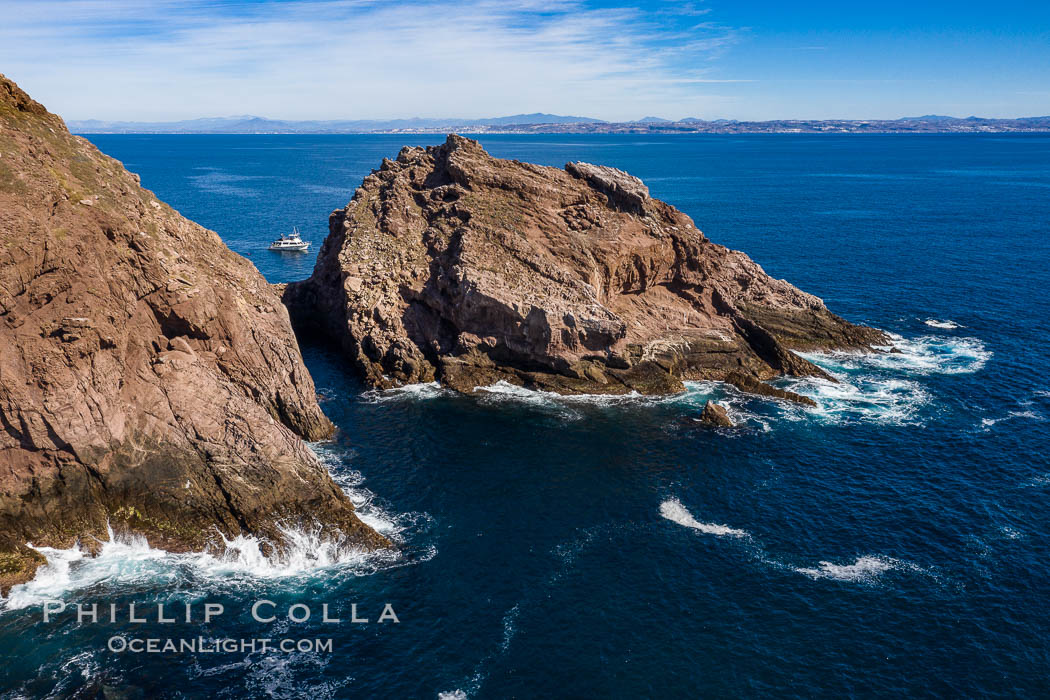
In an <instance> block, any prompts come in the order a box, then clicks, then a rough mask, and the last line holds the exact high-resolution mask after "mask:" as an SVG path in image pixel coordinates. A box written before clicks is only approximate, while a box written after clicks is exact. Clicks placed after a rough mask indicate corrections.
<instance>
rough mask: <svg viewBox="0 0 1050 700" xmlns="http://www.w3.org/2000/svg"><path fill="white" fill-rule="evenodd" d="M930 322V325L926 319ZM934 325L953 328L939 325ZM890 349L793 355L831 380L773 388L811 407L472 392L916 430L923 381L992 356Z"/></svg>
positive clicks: (930, 340) (521, 399)
mask: <svg viewBox="0 0 1050 700" xmlns="http://www.w3.org/2000/svg"><path fill="white" fill-rule="evenodd" d="M931 321H932V319H931ZM936 323H944V324H947V323H952V324H953V325H954V326H955V327H961V326H958V324H954V322H949V321H943V322H941V321H937V322H936ZM888 336H889V339H890V344H889V345H887V346H885V347H881V348H877V350H878V352H861V351H836V352H821V353H815V352H809V353H799V354H800V355H801V356H802V357H804V358H806V359H808V360H809V361H811V362H813V363H814V364H816V365H818V366H820V367H821V368H823V369H824V370H825V371H827V372H828V374H830V375H831V376H832V377H834V379H835V380H837V381H829V380H827V379H825V378H820V377H784V378H781V379H779V380H777V381H776V382H774V384H775V385H777V386H779V387H781V388H784V389H788V390H790V391H793V392H795V393H798V394H802V395H803V396H807V397H809V398H811V399H813V401H814V402H816V404H817V405H816V406H815V407H805V406H799V405H796V404H793V403H791V402H787V401H780V400H776V399H772V400H771V399H768V398H762V397H756V396H752V395H750V394H744V393H742V392H740V391H737V390H736V389H735V388H734V387H732V386H729V385H726V384H723V383H721V382H714V381H688V382H685V387H686V391H685V392H683V393H681V394H677V395H673V396H644V395H641V394H639V393H637V392H630V393H627V394H619V395H610V394H569V395H563V394H558V393H555V392H550V391H540V390H534V389H528V388H525V387H522V386H517V385H515V384H511V383H509V382H506V381H499V382H496V383H495V384H492V385H489V386H479V387H476V388H475V396H476V398H477V400H478V401H479V402H480V403H481V404H487V405H505V404H516V405H526V406H531V407H534V408H536V409H537V410H539V411H541V412H544V413H548V414H550V415H553V416H555V417H557V418H559V419H561V420H566V421H576V420H581V419H583V417H584V412H583V410H584V409H585V408H586V407H599V408H616V407H637V406H654V405H678V406H682V407H688V408H690V409H694V408H695V409H696V410H699V409H701V408H702V407H703V405H704V403H706V402H707V401H708V400H711V401H716V402H718V403H719V404H721V405H723V406H724V407H725V408H726V410H727V412H728V414H729V417H730V419H731V420H732V421H733V423H735V424H736V425H740V426H744V427H749V428H752V429H758V430H762V431H765V432H768V431H770V430H772V429H773V425H774V424H775V423H776V422H777V421H779V420H788V421H802V420H813V419H815V420H817V421H819V422H824V423H840V422H848V421H863V422H871V423H880V424H887V425H916V424H920V423H921V422H922V410H923V408H924V407H926V406H927V405H929V404H930V403H931V402H932V401H933V396H932V395H931V393H930V392H929V390H928V389H927V388H926V387H925V386H924V385H923V383H922V381H921V380H922V378H923V377H925V376H929V375H953V374H968V373H974V372H977V371H980V370H981V369H982V368H983V367H984V366H985V365H986V364H987V362H988V361H989V360H990V359H991V357H992V352H991V351H990V350H988V349H986V348H985V346H984V343H982V342H981V341H980V340H979V339H977V338H972V337H965V338H958V337H949V336H935V335H924V336H920V337H915V338H905V337H903V336H900V335H896V334H893V333H889V334H888ZM451 393H452V392H450V391H449V390H447V389H443V388H441V387H440V385H438V384H437V383H436V382H433V383H430V384H414V385H410V386H405V387H400V388H397V389H388V390H386V391H377V390H373V391H369V392H365V394H364V395H363V396H364V398H365V400H367V401H373V402H385V401H394V400H400V399H431V398H436V397H438V396H448V395H451Z"/></svg>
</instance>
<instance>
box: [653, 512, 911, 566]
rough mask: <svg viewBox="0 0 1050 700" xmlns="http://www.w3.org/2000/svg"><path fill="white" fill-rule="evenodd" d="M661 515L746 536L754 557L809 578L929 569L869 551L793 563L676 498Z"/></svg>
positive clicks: (702, 528)
mask: <svg viewBox="0 0 1050 700" xmlns="http://www.w3.org/2000/svg"><path fill="white" fill-rule="evenodd" d="M660 515H661V516H662V517H664V518H666V519H668V520H670V521H672V522H674V523H677V524H679V525H681V526H683V527H688V528H691V529H694V530H699V531H700V532H703V533H705V534H711V535H718V536H719V537H725V536H730V537H735V538H740V539H745V540H747V542H748V544H749V549H751V551H752V554H753V556H754V558H755V559H756V560H757V561H759V562H761V563H763V564H766V565H768V566H772V567H774V568H777V569H783V570H785V571H791V572H794V573H797V574H802V575H804V576H808V577H809V578H811V579H814V580H817V579H832V580H835V581H853V582H860V583H867V584H872V583H875V582H877V581H878V579H879V578H880V577H881V576H882V575H883V574H885V573H886V572H889V571H894V570H898V571H908V572H913V573H922V574H926V573H928V572H927V571H926V570H925V569H923V568H922V567H920V566H917V565H915V564H912V563H910V562H906V561H903V560H901V559H895V558H893V557H887V556H882V555H873V554H868V555H864V556H859V557H857V558H856V559H855V560H854V561H852V562H850V563H847V564H837V563H835V562H832V561H825V560H821V561H819V562H817V565H816V566H795V565H792V564H788V563H785V562H784V561H782V560H781V559H779V558H775V557H771V556H768V555H767V554H765V552H764V551H763V549H762V548H761V547H760V546H758V545H757V543H755V541H754V538H753V537H752V536H751V534H750V533H748V532H747V531H746V530H738V529H736V528H732V527H729V526H727V525H715V524H711V523H702V522H700V521H698V520H697V519H696V518H695V517H693V514H692V513H690V512H689V510H688V509H686V507H685V506H683V505H682V503H681V501H679V500H678V499H677V498H670V499H668V500H665V501H664V502H662V503H661V504H660Z"/></svg>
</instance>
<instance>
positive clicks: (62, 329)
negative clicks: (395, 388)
mask: <svg viewBox="0 0 1050 700" xmlns="http://www.w3.org/2000/svg"><path fill="white" fill-rule="evenodd" d="M0 229H2V232H3V236H2V240H0V423H2V427H3V431H2V432H0V592H2V591H6V590H7V589H8V588H9V587H10V586H11V585H13V584H15V583H20V582H23V581H26V580H28V579H30V578H32V576H33V574H34V572H35V570H36V568H37V567H38V566H39V565H40V564H41V563H43V561H44V559H43V557H42V556H41V555H40V554H39V553H38V552H37V551H36V550H35V549H32V548H30V547H27V543H33V544H34V545H37V546H40V545H47V546H53V547H69V546H72V545H73V544H74V543H75V542H78V541H79V542H80V543H81V546H84V547H87V548H92V547H93V546H97V543H98V541H99V540H103V539H105V538H106V536H107V526H112V527H113V528H114V530H116V531H118V532H120V531H130V532H135V533H140V534H143V535H145V536H146V537H147V539H148V540H149V542H150V544H151V545H154V546H157V547H162V548H164V549H169V550H173V551H186V550H200V549H203V548H205V547H208V546H216V545H219V546H221V537H219V535H220V533H221V534H222V535H223V536H226V537H233V536H236V535H239V534H252V535H256V536H260V537H264V538H267V539H268V540H269V541H271V542H273V543H274V545H275V546H277V547H280V546H281V544H282V534H281V530H280V528H279V527H278V525H279V524H284V525H292V526H294V525H296V524H299V523H302V524H307V523H314V522H321V523H323V524H324V525H325V527H326V528H329V529H330V530H331V531H332V532H333V533H334V532H335V531H336V530H338V531H341V532H342V534H343V535H345V536H346V537H347V538H348V539H349V540H350V541H351V542H353V543H356V544H358V545H359V546H360V547H362V548H363V549H374V548H378V547H383V546H387V545H388V544H389V542H388V541H387V540H386V539H385V538H384V537H383V536H381V535H379V534H378V533H376V532H375V531H373V530H372V529H371V528H369V527H367V526H366V525H365V524H364V523H362V522H361V521H360V520H359V519H358V518H357V516H356V515H355V514H354V508H353V505H352V504H351V502H350V501H349V499H348V498H347V497H346V495H345V494H344V493H343V492H342V490H341V489H340V488H339V487H338V486H337V485H336V484H335V483H334V482H333V481H332V479H331V477H330V476H329V475H328V473H327V471H326V470H325V468H324V466H323V465H321V464H320V463H319V462H318V461H317V459H316V458H315V457H314V456H313V454H312V453H311V452H310V450H309V448H308V447H307V445H306V444H305V442H304V439H305V440H318V439H322V438H325V437H327V436H329V435H330V434H331V432H332V430H333V426H332V424H331V423H330V422H329V421H328V419H327V418H326V417H325V416H324V414H323V413H322V412H321V409H320V407H319V406H318V404H317V400H316V396H315V393H314V385H313V381H312V379H311V378H310V375H309V373H308V372H307V370H306V367H305V366H304V365H303V362H302V357H301V355H300V352H299V347H298V344H297V341H296V339H295V336H294V334H293V332H292V329H291V325H290V322H289V318H288V313H287V311H286V309H285V307H284V306H283V305H282V304H281V302H280V299H279V298H278V296H277V295H276V294H275V293H274V291H273V289H272V288H271V287H270V285H269V284H267V282H266V281H265V280H264V279H263V277H262V275H260V274H259V272H258V271H257V270H256V269H255V267H254V266H253V265H252V264H251V263H250V262H248V261H247V260H245V259H244V258H242V257H240V256H238V255H236V254H234V253H233V252H232V251H230V250H229V249H228V248H227V247H226V246H225V245H224V244H223V243H222V241H221V240H220V239H219V237H218V235H217V234H215V233H214V232H212V231H208V230H206V229H204V228H202V227H201V226H199V225H197V224H195V223H193V222H191V221H188V220H186V219H185V218H183V217H181V216H180V215H179V214H178V213H177V212H175V211H174V210H173V209H171V208H170V207H169V206H167V205H166V204H163V203H162V202H160V201H158V200H157V199H156V198H155V197H154V195H153V194H152V193H151V192H149V191H148V190H145V189H143V188H142V187H141V186H140V185H139V181H138V178H137V177H136V176H135V175H133V174H131V173H129V172H127V171H126V170H125V169H124V168H123V167H122V166H121V164H120V163H118V162H117V161H115V160H113V159H112V158H109V157H107V156H105V155H103V154H102V153H100V152H99V151H98V150H97V149H96V148H95V147H94V146H92V145H91V144H90V143H89V142H87V141H86V140H84V139H82V138H80V137H77V136H73V135H71V134H70V133H69V132H68V131H67V130H66V127H65V125H64V123H63V122H62V120H61V119H60V118H59V117H57V116H56V115H54V114H51V113H49V112H48V111H47V110H46V109H45V108H44V107H43V106H42V105H40V104H39V103H37V102H35V101H33V100H32V99H31V98H30V97H29V96H28V95H27V94H26V93H25V92H23V91H22V90H21V89H19V88H18V86H17V85H15V84H14V83H13V82H12V81H10V80H8V79H7V78H5V77H3V76H0Z"/></svg>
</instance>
